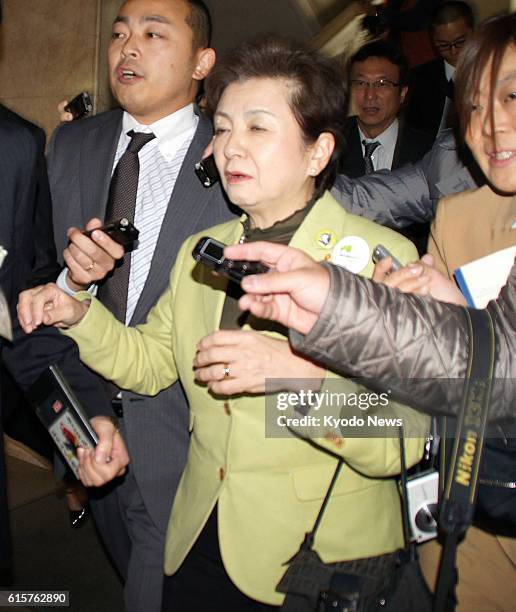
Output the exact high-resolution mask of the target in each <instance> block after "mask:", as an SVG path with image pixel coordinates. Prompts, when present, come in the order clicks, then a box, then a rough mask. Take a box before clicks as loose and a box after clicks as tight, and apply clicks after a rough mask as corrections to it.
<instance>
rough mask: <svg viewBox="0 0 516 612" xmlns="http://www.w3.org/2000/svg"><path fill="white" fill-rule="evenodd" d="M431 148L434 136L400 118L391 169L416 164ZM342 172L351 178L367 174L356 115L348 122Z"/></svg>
mask: <svg viewBox="0 0 516 612" xmlns="http://www.w3.org/2000/svg"><path fill="white" fill-rule="evenodd" d="M431 148H432V138H430V137H429V136H428V135H427V134H425V133H423V132H420V131H419V130H416V129H414V128H413V127H411V126H410V125H409V124H408V123H407V122H405V121H403V119H400V122H399V130H398V140H397V141H396V147H395V149H394V157H393V158H392V166H391V170H396V169H397V168H401V166H404V165H405V164H409V163H410V164H414V163H415V162H417V161H419V160H420V159H421V158H422V157H424V155H425V154H426V153H428V151H430V149H431ZM340 172H341V173H342V174H346V175H347V176H349V177H350V178H358V177H359V176H363V175H364V174H365V164H364V154H363V152H362V143H361V142H360V132H359V131H358V123H357V118H356V117H350V118H349V119H348V122H347V126H346V150H345V153H344V156H343V160H342V164H341V168H340Z"/></svg>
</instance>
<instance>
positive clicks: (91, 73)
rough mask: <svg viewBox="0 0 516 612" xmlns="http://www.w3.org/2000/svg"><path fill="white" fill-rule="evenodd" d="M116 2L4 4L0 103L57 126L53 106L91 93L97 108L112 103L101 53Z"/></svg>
mask: <svg viewBox="0 0 516 612" xmlns="http://www.w3.org/2000/svg"><path fill="white" fill-rule="evenodd" d="M119 4H120V1H119V0H59V1H57V0H3V1H2V7H3V23H2V28H1V38H0V100H1V101H2V102H3V103H4V104H5V105H6V106H9V107H10V108H12V109H13V110H15V111H16V112H18V113H19V114H21V115H23V116H24V117H26V118H27V119H30V120H31V121H33V122H34V123H36V124H37V125H40V126H42V127H43V128H45V130H46V131H47V134H49V133H50V132H51V131H52V130H53V129H54V127H55V126H56V125H57V123H58V117H57V111H56V107H57V103H58V102H59V101H60V100H63V99H71V98H72V97H73V96H75V95H76V94H78V93H79V92H81V91H84V90H87V91H89V92H90V93H91V94H92V96H93V100H94V103H95V106H96V108H97V109H102V110H103V109H104V108H108V107H109V105H110V104H111V100H110V99H109V96H108V88H107V84H106V82H105V79H106V72H105V69H104V66H105V60H104V57H101V53H102V52H103V51H104V50H105V46H106V41H107V40H108V39H109V32H110V24H111V22H112V16H113V14H114V12H115V11H116V9H117V8H118V6H119Z"/></svg>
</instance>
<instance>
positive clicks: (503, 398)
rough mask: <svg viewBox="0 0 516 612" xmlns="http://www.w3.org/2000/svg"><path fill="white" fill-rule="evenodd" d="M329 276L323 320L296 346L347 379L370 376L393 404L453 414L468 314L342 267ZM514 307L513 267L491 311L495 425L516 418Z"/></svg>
mask: <svg viewBox="0 0 516 612" xmlns="http://www.w3.org/2000/svg"><path fill="white" fill-rule="evenodd" d="M323 265H325V266H326V265H327V264H323ZM328 270H329V271H330V277H331V286H330V293H329V295H328V298H327V300H326V304H325V306H324V308H323V311H322V312H321V316H320V318H319V320H318V322H317V323H316V325H315V326H314V328H313V329H312V331H311V332H310V333H309V334H307V335H306V336H302V335H300V334H297V333H296V332H291V342H292V344H293V346H294V348H295V349H296V350H299V351H301V352H302V353H303V354H305V355H308V356H310V357H312V358H313V359H315V360H316V361H318V362H320V363H323V364H325V365H327V366H328V367H331V368H334V369H336V370H337V371H339V372H341V373H342V374H344V375H347V376H361V377H365V378H368V379H369V380H370V381H371V386H372V387H373V388H376V389H378V390H386V389H391V390H392V397H393V398H395V399H397V400H399V401H402V402H406V403H409V404H410V405H411V406H414V407H416V408H418V409H420V410H423V411H425V412H427V413H429V414H433V415H436V416H439V415H449V416H452V415H454V414H456V413H457V410H458V408H459V406H460V404H461V399H462V391H463V388H462V385H461V383H460V381H461V380H463V379H464V377H465V375H466V371H467V364H468V354H469V329H468V323H467V318H466V314H465V312H464V309H463V308H462V307H460V306H455V305H453V304H446V303H444V302H438V301H437V300H432V299H425V298H422V297H421V296H417V295H411V294H403V293H400V292H399V291H397V290H393V289H390V288H389V287H386V286H385V285H382V284H380V283H374V282H372V281H369V280H368V279H364V278H361V277H359V276H355V275H353V274H350V273H349V272H347V271H346V270H343V269H342V268H338V267H337V266H332V265H328ZM515 304H516V265H515V266H513V268H512V271H511V274H510V277H509V281H508V284H507V285H506V286H505V287H504V288H503V289H502V292H501V294H500V297H499V298H498V299H497V300H496V301H495V302H491V303H490V304H489V306H488V309H489V311H490V312H491V315H492V317H493V320H494V325H495V334H496V342H497V350H496V364H495V379H496V381H495V384H494V388H493V394H492V400H491V412H490V418H491V419H492V420H499V421H500V420H505V419H508V418H512V419H514V416H515V414H516V406H515V401H514V398H515V397H516V393H515V392H516V385H515V380H516V361H515V360H514V359H513V355H514V354H515V351H516V334H515V329H516V316H515ZM386 338H389V342H386V341H385V339H386Z"/></svg>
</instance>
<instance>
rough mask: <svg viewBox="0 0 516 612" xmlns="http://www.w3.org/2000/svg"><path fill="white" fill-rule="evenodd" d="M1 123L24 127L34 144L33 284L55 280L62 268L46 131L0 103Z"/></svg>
mask: <svg viewBox="0 0 516 612" xmlns="http://www.w3.org/2000/svg"><path fill="white" fill-rule="evenodd" d="M0 121H3V122H5V123H12V124H14V125H16V124H19V125H22V126H24V127H25V128H27V129H28V130H29V132H30V133H31V134H32V136H33V138H34V141H35V143H36V173H35V179H36V186H35V189H36V193H35V205H34V227H35V232H34V253H33V264H32V284H33V285H34V286H35V285H39V284H42V283H48V282H50V281H52V280H55V279H56V278H57V275H58V274H59V272H60V270H61V266H60V265H59V264H58V262H57V257H56V247H55V243H54V228H53V225H52V201H51V199H50V187H49V185H48V176H47V162H46V158H45V140H46V138H45V132H44V131H43V130H42V129H41V128H39V127H37V126H35V125H34V124H33V123H31V122H30V121H27V120H26V119H23V117H20V116H19V115H17V114H16V113H13V112H12V111H11V110H9V109H8V108H6V107H5V106H3V105H2V104H0Z"/></svg>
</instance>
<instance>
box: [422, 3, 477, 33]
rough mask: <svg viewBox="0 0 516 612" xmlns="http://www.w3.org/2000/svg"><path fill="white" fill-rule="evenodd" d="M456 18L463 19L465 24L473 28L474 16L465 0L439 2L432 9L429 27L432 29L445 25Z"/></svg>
mask: <svg viewBox="0 0 516 612" xmlns="http://www.w3.org/2000/svg"><path fill="white" fill-rule="evenodd" d="M457 19H464V21H465V22H466V24H467V26H468V27H470V28H471V29H473V28H474V27H475V16H474V15H473V10H472V9H471V7H470V6H469V4H467V3H466V2H460V1H459V0H449V1H448V2H443V3H442V4H439V6H437V7H436V8H435V9H434V12H433V13H432V17H431V18H430V29H431V30H433V29H434V28H436V27H437V26H441V25H447V24H448V23H452V22H453V21H457Z"/></svg>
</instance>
